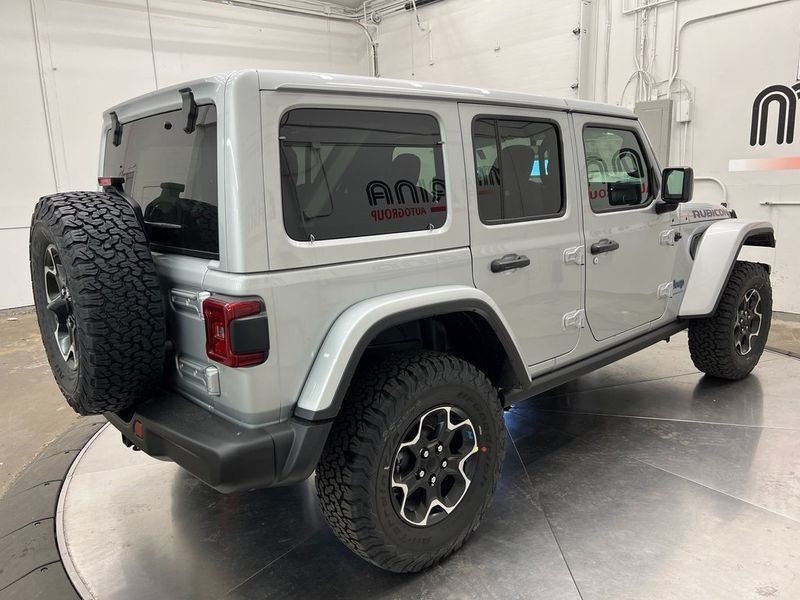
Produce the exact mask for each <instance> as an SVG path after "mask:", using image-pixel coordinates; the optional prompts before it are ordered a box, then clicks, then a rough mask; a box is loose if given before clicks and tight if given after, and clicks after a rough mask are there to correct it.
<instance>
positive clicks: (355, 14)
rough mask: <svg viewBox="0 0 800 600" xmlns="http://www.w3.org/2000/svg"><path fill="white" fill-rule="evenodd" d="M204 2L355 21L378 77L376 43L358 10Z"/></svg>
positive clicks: (237, 0)
mask: <svg viewBox="0 0 800 600" xmlns="http://www.w3.org/2000/svg"><path fill="white" fill-rule="evenodd" d="M204 2H212V3H214V4H225V5H228V6H236V7H239V8H251V9H256V10H265V11H270V12H277V13H282V14H290V15H304V16H309V17H318V18H323V19H333V20H335V21H344V22H347V23H355V24H356V25H358V26H359V27H360V28H361V30H362V31H363V32H364V35H366V36H367V41H368V43H369V47H370V71H371V74H372V76H373V77H380V72H379V71H378V43H377V42H376V41H375V38H374V36H373V35H372V32H371V31H370V30H369V26H368V25H367V24H366V23H362V22H361V12H360V10H356V9H347V8H345V7H342V6H336V5H333V4H328V3H323V2H315V1H314V0H293V3H292V4H283V3H281V2H277V1H275V0H204ZM298 4H300V5H305V6H306V7H308V8H303V7H302V6H297V5H298Z"/></svg>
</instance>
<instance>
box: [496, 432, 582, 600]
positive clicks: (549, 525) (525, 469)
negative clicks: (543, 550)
mask: <svg viewBox="0 0 800 600" xmlns="http://www.w3.org/2000/svg"><path fill="white" fill-rule="evenodd" d="M508 437H509V439H510V440H511V445H512V446H513V447H514V452H515V453H516V455H517V458H518V459H519V463H520V464H521V465H522V471H523V472H524V473H525V478H526V479H527V480H528V485H529V486H530V492H531V494H533V492H534V490H535V488H534V487H533V479H531V476H530V473H528V467H527V466H525V461H523V460H522V455H521V454H520V453H519V448H517V444H516V443H515V442H514V438H513V437H511V435H509V436H508ZM530 503H531V505H532V506H533V507H534V508H537V509H539V510H541V511H542V516H543V517H544V520H545V523H547V528H548V529H549V530H550V535H552V536H553V541H554V542H555V543H556V548H558V553H559V554H561V560H563V561H564V566H565V567H566V568H567V573H569V577H570V579H572V585H574V586H575V591H576V592H577V593H578V598H580V599H581V600H583V594H582V593H581V588H580V587H579V586H578V582H577V581H576V580H575V575H574V574H573V573H572V567H570V566H569V562H568V561H567V557H566V556H565V555H564V549H563V548H562V547H561V542H559V541H558V536H557V535H556V532H555V530H554V529H553V525H552V523H550V517H548V516H547V511H546V510H545V508H544V503H542V502H540V503H539V504H540V506H536V504H534V502H533V498H530Z"/></svg>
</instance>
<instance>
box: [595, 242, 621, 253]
mask: <svg viewBox="0 0 800 600" xmlns="http://www.w3.org/2000/svg"><path fill="white" fill-rule="evenodd" d="M617 249H619V242H615V241H614V240H609V239H604V240H600V241H599V242H595V243H594V244H592V246H591V252H592V254H602V253H603V252H613V251H614V250H617Z"/></svg>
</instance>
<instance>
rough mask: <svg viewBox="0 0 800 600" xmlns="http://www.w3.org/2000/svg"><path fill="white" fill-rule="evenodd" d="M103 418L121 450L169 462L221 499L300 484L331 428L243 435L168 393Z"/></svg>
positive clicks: (291, 427) (286, 427)
mask: <svg viewBox="0 0 800 600" xmlns="http://www.w3.org/2000/svg"><path fill="white" fill-rule="evenodd" d="M105 417H106V419H108V420H109V421H110V422H111V424H112V425H114V427H116V428H117V429H119V430H120V431H121V432H122V437H123V441H125V442H126V444H128V445H133V446H136V447H137V448H139V449H141V450H142V451H144V452H145V453H147V454H149V455H150V456H153V457H156V458H166V459H170V460H172V461H174V462H176V463H177V464H179V465H180V466H181V467H183V468H184V469H186V470H187V471H189V472H190V473H191V474H192V475H194V476H195V477H197V478H198V479H200V480H201V481H203V482H205V483H206V484H208V485H210V486H211V487H213V488H214V489H216V490H218V491H220V492H224V493H229V492H235V491H241V490H249V489H254V488H264V487H271V486H276V485H287V484H290V483H296V482H298V481H302V480H304V479H306V478H307V477H308V476H309V475H311V473H312V471H313V470H314V468H315V467H316V464H317V461H318V460H319V457H320V455H321V454H322V448H323V446H324V445H325V440H326V439H327V437H328V432H329V431H330V428H331V422H330V421H328V422H321V423H320V422H314V423H311V422H309V421H305V420H303V419H297V418H292V419H289V420H288V421H286V422H284V423H279V424H276V425H271V426H269V427H263V428H259V429H248V428H245V427H240V426H237V425H235V424H233V423H231V422H229V421H227V420H225V419H223V418H221V417H219V416H217V415H215V414H213V413H211V412H209V411H208V410H206V409H204V408H202V407H201V406H198V405H197V404H194V403H193V402H190V401H189V400H187V399H185V398H184V397H183V396H180V395H178V394H172V393H165V394H163V395H160V396H158V397H157V398H153V399H152V400H151V401H149V402H147V403H146V404H142V405H140V406H137V407H135V408H133V409H130V410H127V411H122V412H119V413H105ZM136 421H139V422H141V424H142V427H143V435H142V437H139V436H137V435H136V434H135V433H134V423H135V422H136Z"/></svg>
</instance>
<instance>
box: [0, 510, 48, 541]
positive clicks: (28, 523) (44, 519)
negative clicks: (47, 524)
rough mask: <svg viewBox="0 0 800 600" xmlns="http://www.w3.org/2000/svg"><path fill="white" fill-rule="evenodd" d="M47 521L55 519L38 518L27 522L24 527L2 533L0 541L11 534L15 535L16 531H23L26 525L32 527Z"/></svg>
mask: <svg viewBox="0 0 800 600" xmlns="http://www.w3.org/2000/svg"><path fill="white" fill-rule="evenodd" d="M47 519H55V516H52V517H39V518H38V519H34V520H33V521H28V522H27V523H25V524H24V525H21V526H20V527H17V528H16V529H14V530H13V531H9V532H8V533H4V534H3V535H0V540H2V539H5V538H7V537H8V536H9V535H11V534H12V533H17V532H18V531H21V530H23V529H25V528H26V527H27V526H28V525H33V524H34V523H41V522H42V521H47Z"/></svg>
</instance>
